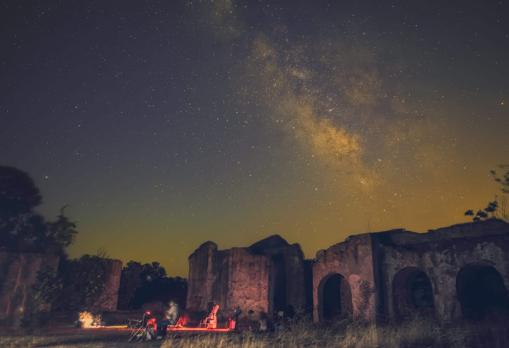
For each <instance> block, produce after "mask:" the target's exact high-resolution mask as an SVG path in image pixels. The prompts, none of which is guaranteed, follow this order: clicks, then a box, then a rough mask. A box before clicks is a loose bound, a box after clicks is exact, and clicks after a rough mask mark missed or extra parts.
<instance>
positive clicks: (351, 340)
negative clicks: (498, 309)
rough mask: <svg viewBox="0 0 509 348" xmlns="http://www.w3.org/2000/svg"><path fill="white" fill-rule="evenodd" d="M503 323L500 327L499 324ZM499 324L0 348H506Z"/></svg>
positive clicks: (29, 339) (79, 340)
mask: <svg viewBox="0 0 509 348" xmlns="http://www.w3.org/2000/svg"><path fill="white" fill-rule="evenodd" d="M505 324H506V323H505ZM506 331H507V330H505V329H504V323H500V325H495V326H494V325H492V324H491V325H479V324H477V325H454V326H448V327H443V326H438V325H437V324H436V323H434V322H430V321H422V320H414V321H409V322H406V323H403V324H402V325H398V326H396V325H390V326H384V327H378V328H377V327H375V326H370V325H359V324H351V323H340V324H338V325H336V326H334V327H317V326H314V325H313V324H311V323H307V322H301V323H296V324H293V325H292V326H291V327H288V328H287V329H285V330H281V331H280V332H273V333H253V332H243V333H233V334H201V335H200V334H193V335H191V334H179V335H174V336H170V337H168V338H167V339H165V340H162V341H154V342H141V343H127V337H128V333H127V332H125V331H123V332H122V331H113V330H112V331H109V330H104V331H103V330H101V331H95V330H88V331H87V330H79V331H76V332H73V333H70V332H68V333H65V334H57V333H56V332H55V333H53V334H50V333H51V332H46V333H44V334H41V335H32V336H6V335H3V336H2V337H0V346H2V347H90V348H91V347H161V348H170V347H171V348H174V347H176V348H199V347H217V348H226V347H242V348H269V347H345V348H346V347H348V348H361V347H362V348H369V347H380V348H385V347H387V348H392V347H398V348H410V347H412V348H413V347H440V348H441V347H444V348H445V347H451V348H455V347H457V348H460V347H461V348H464V347H490V348H502V347H508V346H509V345H508V343H509V335H508V333H507V332H506Z"/></svg>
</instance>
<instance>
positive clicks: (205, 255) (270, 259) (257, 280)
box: [187, 236, 306, 314]
mask: <svg viewBox="0 0 509 348" xmlns="http://www.w3.org/2000/svg"><path fill="white" fill-rule="evenodd" d="M278 262H280V263H281V264H278ZM281 265H283V267H279V268H278V266H281ZM281 268H282V270H281ZM276 269H278V270H280V271H282V272H283V273H284V274H283V275H284V279H285V283H284V284H283V286H284V287H285V288H284V289H283V291H284V292H285V297H286V302H287V304H288V305H291V306H292V307H293V309H294V310H300V309H304V308H305V305H306V289H305V279H304V278H305V274H304V258H303V254H302V251H301V249H300V246H299V245H298V244H294V245H290V244H288V243H287V242H286V241H285V240H284V239H282V238H281V237H279V236H271V237H269V238H266V239H264V240H262V241H260V242H258V243H255V244H253V245H252V246H250V247H247V248H231V249H228V250H218V249H217V245H216V244H214V243H212V242H207V243H204V244H202V245H201V246H200V247H199V248H198V249H196V250H195V251H194V252H193V253H192V254H191V255H190V256H189V277H188V294H187V308H188V309H189V310H191V311H205V310H207V308H208V304H209V303H210V302H215V303H218V304H219V305H220V306H221V312H222V313H223V314H225V313H227V312H230V311H232V310H233V309H235V308H236V307H237V306H239V307H240V308H241V309H242V311H243V313H244V314H247V313H248V311H249V310H252V311H254V312H257V313H259V312H266V313H270V312H271V311H272V310H273V306H272V302H273V291H274V284H273V281H274V272H275V270H276ZM279 290H281V289H279Z"/></svg>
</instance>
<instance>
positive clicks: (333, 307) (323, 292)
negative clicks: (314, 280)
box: [318, 273, 352, 321]
mask: <svg viewBox="0 0 509 348" xmlns="http://www.w3.org/2000/svg"><path fill="white" fill-rule="evenodd" d="M318 304H319V314H320V320H321V321H332V320H337V319H342V318H348V317H351V315H352V294H351V291H350V285H349V284H348V282H347V281H346V279H345V278H344V277H343V276H342V275H341V274H338V273H335V274H331V275H328V276H327V277H325V278H324V279H323V280H322V281H321V283H320V286H319V288H318Z"/></svg>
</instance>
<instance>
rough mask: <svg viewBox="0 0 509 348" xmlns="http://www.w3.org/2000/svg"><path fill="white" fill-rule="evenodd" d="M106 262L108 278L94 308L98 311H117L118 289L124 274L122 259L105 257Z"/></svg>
mask: <svg viewBox="0 0 509 348" xmlns="http://www.w3.org/2000/svg"><path fill="white" fill-rule="evenodd" d="M104 261H105V263H106V279H105V282H104V289H103V291H102V292H101V294H100V295H99V298H98V299H97V302H96V303H95V304H94V308H96V309H97V311H115V310H117V305H118V289H119V287H120V276H121V275H122V261H120V260H113V259H104Z"/></svg>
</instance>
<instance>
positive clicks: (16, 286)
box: [0, 252, 59, 326]
mask: <svg viewBox="0 0 509 348" xmlns="http://www.w3.org/2000/svg"><path fill="white" fill-rule="evenodd" d="M58 262H59V257H58V256H56V255H42V254H33V253H11V252H0V321H2V322H6V323H8V324H12V325H15V326H17V325H18V324H19V320H20V319H21V318H22V316H23V313H24V311H25V309H26V308H27V306H30V305H31V304H30V301H31V294H30V291H31V288H32V286H33V285H34V284H35V281H36V278H37V272H38V271H39V270H40V269H43V268H45V267H49V268H50V269H52V270H55V271H56V269H57V267H58Z"/></svg>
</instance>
